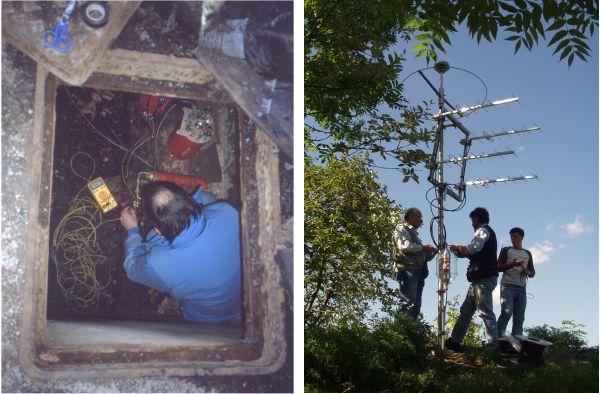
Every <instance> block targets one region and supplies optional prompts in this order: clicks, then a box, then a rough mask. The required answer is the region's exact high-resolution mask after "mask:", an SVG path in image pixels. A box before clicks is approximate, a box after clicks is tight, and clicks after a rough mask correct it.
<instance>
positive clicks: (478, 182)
mask: <svg viewBox="0 0 600 394" xmlns="http://www.w3.org/2000/svg"><path fill="white" fill-rule="evenodd" d="M537 178H538V177H537V175H524V176H515V177H509V178H496V179H478V180H476V181H465V182H462V183H461V184H460V185H461V186H487V185H489V184H490V183H500V182H516V181H530V180H533V179H537Z"/></svg>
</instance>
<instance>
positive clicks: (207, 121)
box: [167, 105, 215, 160]
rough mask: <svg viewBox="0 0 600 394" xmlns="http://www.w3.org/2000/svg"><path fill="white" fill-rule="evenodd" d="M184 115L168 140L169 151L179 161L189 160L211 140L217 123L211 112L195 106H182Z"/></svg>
mask: <svg viewBox="0 0 600 394" xmlns="http://www.w3.org/2000/svg"><path fill="white" fill-rule="evenodd" d="M181 109H182V111H183V115H182V116H181V119H180V120H179V123H178V124H177V126H176V127H175V129H174V130H173V132H172V133H171V135H169V138H168V139H167V149H168V150H169V153H170V154H171V155H172V156H173V157H174V158H175V159H177V160H189V159H191V158H192V156H193V155H194V154H195V153H196V152H197V151H198V150H199V149H200V148H202V147H203V146H204V145H206V144H207V143H208V142H210V140H212V138H213V135H214V132H215V121H214V118H213V115H212V114H211V112H210V111H208V110H206V109H201V108H198V107H196V106H195V105H182V107H181Z"/></svg>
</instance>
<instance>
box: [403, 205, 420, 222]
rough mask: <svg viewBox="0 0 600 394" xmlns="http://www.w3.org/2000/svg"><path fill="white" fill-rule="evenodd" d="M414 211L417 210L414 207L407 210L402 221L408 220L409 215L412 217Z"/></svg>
mask: <svg viewBox="0 0 600 394" xmlns="http://www.w3.org/2000/svg"><path fill="white" fill-rule="evenodd" d="M416 211H418V209H417V208H415V207H411V208H408V209H407V210H406V212H404V220H408V219H409V218H410V215H412V214H413V213H414V212H416Z"/></svg>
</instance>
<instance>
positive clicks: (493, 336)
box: [450, 276, 498, 349]
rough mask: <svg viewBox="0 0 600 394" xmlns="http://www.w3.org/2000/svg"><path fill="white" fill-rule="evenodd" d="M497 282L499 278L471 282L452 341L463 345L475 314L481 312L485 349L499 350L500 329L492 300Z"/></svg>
mask: <svg viewBox="0 0 600 394" xmlns="http://www.w3.org/2000/svg"><path fill="white" fill-rule="evenodd" d="M497 282H498V277H497V276H488V277H487V278H481V279H476V280H473V282H471V285H470V286H469V290H468V292H467V296H466V297H465V301H464V302H463V304H462V305H461V307H460V315H459V316H458V319H457V320H456V324H455V325H454V328H453V329H452V334H451V336H450V337H451V338H452V340H454V341H456V342H458V343H461V342H462V341H463V339H465V336H466V335H467V331H468V329H469V323H470V322H471V319H473V314H474V313H475V311H479V317H481V320H483V324H484V326H485V347H486V348H490V349H497V348H498V328H497V326H496V315H494V303H493V300H492V292H493V291H494V288H495V287H496V284H497Z"/></svg>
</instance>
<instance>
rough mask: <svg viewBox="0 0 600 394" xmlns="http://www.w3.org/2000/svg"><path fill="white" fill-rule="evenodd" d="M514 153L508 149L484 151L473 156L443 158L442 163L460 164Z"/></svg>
mask: <svg viewBox="0 0 600 394" xmlns="http://www.w3.org/2000/svg"><path fill="white" fill-rule="evenodd" d="M514 154H515V151H514V150H507V151H503V152H494V153H482V154H480V155H471V156H463V157H450V158H449V159H447V160H442V161H441V163H442V164H446V163H453V164H458V163H462V162H464V161H466V160H480V159H489V158H490V157H496V156H505V155H514Z"/></svg>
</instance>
